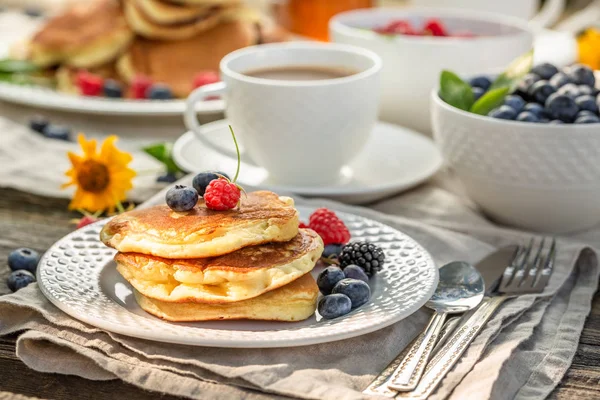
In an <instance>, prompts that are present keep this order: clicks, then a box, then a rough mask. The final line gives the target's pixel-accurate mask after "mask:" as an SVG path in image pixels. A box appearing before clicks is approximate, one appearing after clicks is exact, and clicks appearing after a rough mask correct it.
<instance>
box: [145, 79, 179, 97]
mask: <svg viewBox="0 0 600 400" xmlns="http://www.w3.org/2000/svg"><path fill="white" fill-rule="evenodd" d="M146 98H147V99H151V100H169V99H172V98H173V92H171V88H169V87H168V86H167V85H165V84H163V83H155V84H153V85H152V86H150V87H149V88H148V89H146Z"/></svg>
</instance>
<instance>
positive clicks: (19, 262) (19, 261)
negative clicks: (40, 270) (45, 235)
mask: <svg viewBox="0 0 600 400" xmlns="http://www.w3.org/2000/svg"><path fill="white" fill-rule="evenodd" d="M38 262H40V255H39V253H38V252H37V251H35V250H32V249H28V248H26V247H23V248H20V249H16V250H13V251H11V252H10V254H9V255H8V267H9V268H10V269H11V270H12V271H17V270H20V269H24V270H26V271H29V272H31V273H32V274H35V270H36V269H37V265H38Z"/></svg>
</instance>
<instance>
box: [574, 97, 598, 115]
mask: <svg viewBox="0 0 600 400" xmlns="http://www.w3.org/2000/svg"><path fill="white" fill-rule="evenodd" d="M575 104H577V106H578V107H579V109H580V110H587V111H591V112H593V113H594V114H598V104H596V99H595V98H594V96H591V95H589V94H586V95H583V96H579V97H577V98H576V99H575Z"/></svg>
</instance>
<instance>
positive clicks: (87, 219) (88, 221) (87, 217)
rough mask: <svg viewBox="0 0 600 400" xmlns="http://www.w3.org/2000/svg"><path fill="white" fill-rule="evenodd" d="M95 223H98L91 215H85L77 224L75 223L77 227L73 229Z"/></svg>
mask: <svg viewBox="0 0 600 400" xmlns="http://www.w3.org/2000/svg"><path fill="white" fill-rule="evenodd" d="M96 221H98V219H97V218H94V217H92V216H91V215H85V216H84V217H83V218H81V219H80V220H79V222H78V223H77V227H76V228H75V229H79V228H83V227H84V226H87V225H89V224H93V223H94V222H96Z"/></svg>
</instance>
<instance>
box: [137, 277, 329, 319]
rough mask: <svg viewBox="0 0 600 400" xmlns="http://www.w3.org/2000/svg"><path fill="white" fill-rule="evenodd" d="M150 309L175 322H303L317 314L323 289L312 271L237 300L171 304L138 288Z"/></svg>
mask: <svg viewBox="0 0 600 400" xmlns="http://www.w3.org/2000/svg"><path fill="white" fill-rule="evenodd" d="M134 295H135V298H136V300H137V302H138V304H139V305H140V307H141V308H142V309H143V310H145V311H146V312H148V313H150V314H152V315H154V316H156V317H159V318H162V319H165V320H167V321H174V322H185V321H188V322H191V321H211V320H230V319H252V320H267V321H286V322H292V321H302V320H305V319H307V318H309V317H310V316H311V315H313V314H314V312H315V309H316V303H317V297H318V295H319V288H318V287H317V283H316V282H315V280H314V278H313V277H312V276H311V274H310V273H307V274H305V275H303V276H301V277H300V278H298V279H296V280H295V281H293V282H291V283H289V284H287V285H285V286H282V287H280V288H278V289H275V290H272V291H270V292H267V293H264V294H262V295H260V296H258V297H254V298H252V299H248V300H243V301H238V302H235V303H223V304H205V303H169V302H164V301H160V300H156V299H153V298H150V297H147V296H144V295H143V294H141V293H140V292H138V291H137V290H134Z"/></svg>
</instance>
